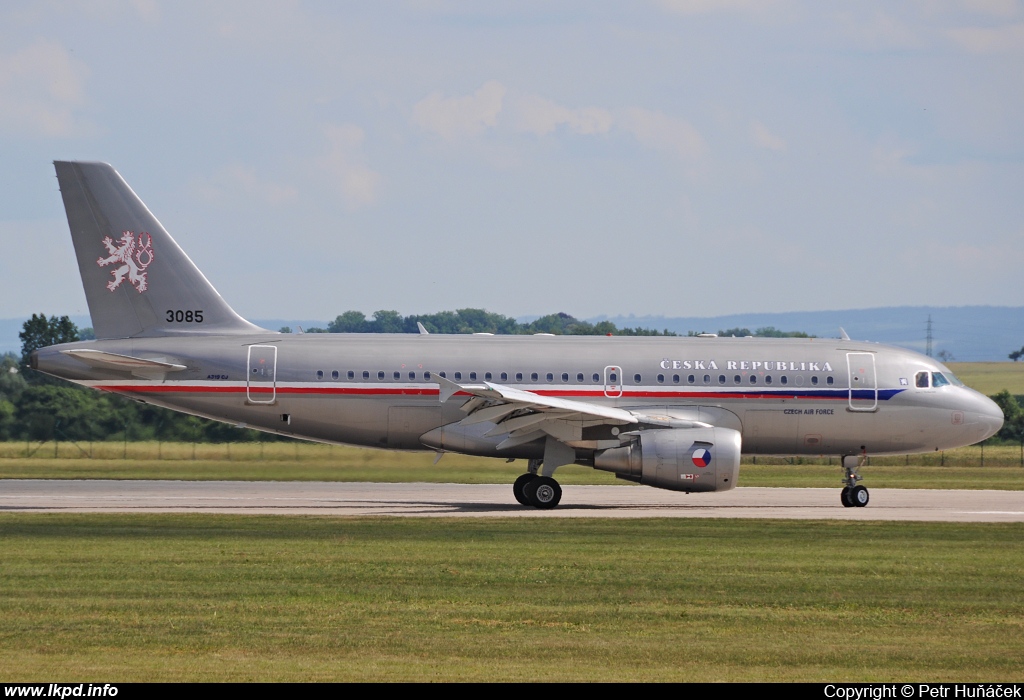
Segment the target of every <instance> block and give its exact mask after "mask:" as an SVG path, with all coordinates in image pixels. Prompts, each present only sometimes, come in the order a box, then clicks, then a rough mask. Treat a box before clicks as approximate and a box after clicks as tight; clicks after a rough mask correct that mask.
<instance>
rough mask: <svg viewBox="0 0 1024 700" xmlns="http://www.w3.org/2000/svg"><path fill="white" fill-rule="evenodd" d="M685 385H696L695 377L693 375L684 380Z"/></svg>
mask: <svg viewBox="0 0 1024 700" xmlns="http://www.w3.org/2000/svg"><path fill="white" fill-rule="evenodd" d="M686 383H687V384H696V383H697V377H695V376H693V375H692V374H691V375H690V376H688V377H687V378H686Z"/></svg>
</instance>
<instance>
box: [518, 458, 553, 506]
mask: <svg viewBox="0 0 1024 700" xmlns="http://www.w3.org/2000/svg"><path fill="white" fill-rule="evenodd" d="M539 468H540V460H539V459H531V460H530V466H529V470H530V471H528V472H527V473H526V474H523V475H522V476H520V477H519V478H518V479H516V481H515V483H514V484H512V493H513V494H514V495H515V497H516V500H517V501H519V502H520V503H521V504H522V505H524V506H533V507H535V508H542V509H545V510H546V509H548V508H554V507H555V506H557V505H558V502H559V501H561V500H562V487H561V486H559V485H558V482H557V481H555V480H554V479H552V478H551V477H550V476H540V475H539V474H538V473H537V470H538V469H539Z"/></svg>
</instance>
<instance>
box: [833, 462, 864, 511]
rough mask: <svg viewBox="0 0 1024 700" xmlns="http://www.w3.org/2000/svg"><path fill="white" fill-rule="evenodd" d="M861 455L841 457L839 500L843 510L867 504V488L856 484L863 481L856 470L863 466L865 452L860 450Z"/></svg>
mask: <svg viewBox="0 0 1024 700" xmlns="http://www.w3.org/2000/svg"><path fill="white" fill-rule="evenodd" d="M861 450H862V451H861V454H860V455H859V456H858V455H845V456H844V457H843V484H844V485H843V492H842V494H841V495H840V496H839V499H840V500H841V501H842V502H843V507H844V508H863V507H864V506H866V505H867V504H868V500H869V498H870V495H869V494H868V490H867V487H865V486H861V485H860V484H858V483H857V482H858V481H861V480H863V479H864V477H862V476H861V475H860V474H858V473H857V470H858V469H860V468H861V467H862V466H864V462H865V461H866V460H867V452H865V451H863V450H864V448H863V447H862V448H861Z"/></svg>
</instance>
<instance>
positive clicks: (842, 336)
mask: <svg viewBox="0 0 1024 700" xmlns="http://www.w3.org/2000/svg"><path fill="white" fill-rule="evenodd" d="M839 339H840V340H849V339H850V336H848V335H846V331H845V330H843V327H842V326H839Z"/></svg>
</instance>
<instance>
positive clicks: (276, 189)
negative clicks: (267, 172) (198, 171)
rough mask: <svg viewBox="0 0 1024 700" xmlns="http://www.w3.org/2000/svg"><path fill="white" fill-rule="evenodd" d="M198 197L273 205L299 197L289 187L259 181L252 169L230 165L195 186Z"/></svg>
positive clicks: (296, 192)
mask: <svg viewBox="0 0 1024 700" xmlns="http://www.w3.org/2000/svg"><path fill="white" fill-rule="evenodd" d="M197 189H198V192H199V195H200V196H201V197H202V198H203V199H205V200H207V201H223V200H225V199H227V198H229V197H230V198H233V197H237V196H242V197H245V198H246V199H257V200H259V201H260V202H267V203H269V204H273V205H281V204H289V203H291V202H294V201H296V200H297V199H298V197H299V192H298V190H296V189H295V188H294V187H292V186H291V185H279V184H277V183H274V182H270V181H268V180H263V179H261V178H260V177H259V176H258V175H257V174H256V171H255V170H254V169H253V168H247V167H245V166H243V165H231V166H228V167H227V168H224V169H223V170H221V171H220V172H219V173H217V174H216V175H214V176H213V177H212V178H210V179H209V180H207V181H205V182H200V183H198V185H197Z"/></svg>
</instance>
